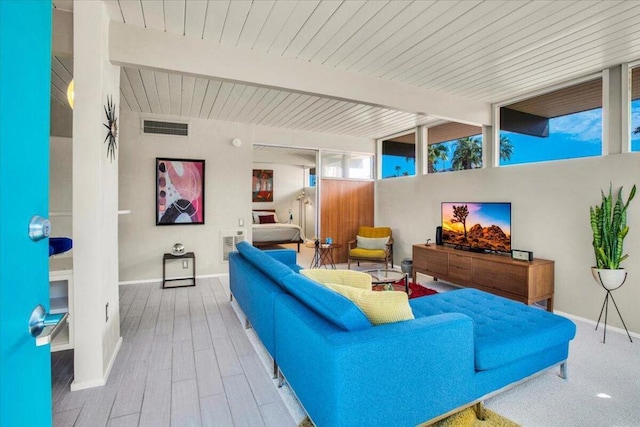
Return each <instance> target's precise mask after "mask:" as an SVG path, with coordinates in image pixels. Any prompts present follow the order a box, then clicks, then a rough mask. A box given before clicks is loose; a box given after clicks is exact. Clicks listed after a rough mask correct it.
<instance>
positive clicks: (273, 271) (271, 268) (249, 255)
mask: <svg viewBox="0 0 640 427" xmlns="http://www.w3.org/2000/svg"><path fill="white" fill-rule="evenodd" d="M236 249H237V250H238V252H240V253H241V254H242V256H243V257H245V259H246V260H247V261H249V262H250V263H251V264H253V266H254V267H256V268H257V269H258V270H260V271H262V272H263V273H264V274H266V275H267V276H269V278H270V279H271V280H273V281H274V282H276V283H278V284H281V279H282V278H283V277H285V276H286V275H288V274H291V273H293V270H292V269H291V267H288V266H286V265H285V264H283V263H281V262H280V261H278V260H276V259H275V258H274V257H271V256H269V255H267V254H266V253H265V252H264V251H261V250H260V249H258V248H256V247H254V246H252V245H251V244H250V243H248V242H239V243H238V244H237V245H236ZM277 256H278V257H279V256H280V254H279V255H277Z"/></svg>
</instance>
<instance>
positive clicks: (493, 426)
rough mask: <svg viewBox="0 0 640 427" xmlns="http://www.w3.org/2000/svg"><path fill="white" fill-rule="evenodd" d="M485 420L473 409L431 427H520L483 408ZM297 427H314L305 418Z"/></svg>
mask: <svg viewBox="0 0 640 427" xmlns="http://www.w3.org/2000/svg"><path fill="white" fill-rule="evenodd" d="M484 414H485V420H484V421H480V420H479V419H478V418H476V411H475V409H474V408H467V409H464V410H462V411H460V412H458V413H456V414H453V415H450V416H448V417H447V418H445V419H444V420H440V421H438V422H437V423H435V424H431V426H433V427H520V424H516V423H514V422H513V421H511V420H508V419H506V418H505V417H503V416H502V415H499V414H496V413H495V412H493V411H492V410H490V409H487V408H484ZM298 427H314V424H313V422H311V420H310V419H309V417H306V418H305V419H304V420H302V422H301V423H300V424H298Z"/></svg>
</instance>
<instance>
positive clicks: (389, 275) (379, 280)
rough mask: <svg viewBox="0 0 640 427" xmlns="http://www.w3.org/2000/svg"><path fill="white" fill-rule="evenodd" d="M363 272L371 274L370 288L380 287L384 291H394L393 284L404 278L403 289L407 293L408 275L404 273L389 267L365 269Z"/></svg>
mask: <svg viewBox="0 0 640 427" xmlns="http://www.w3.org/2000/svg"><path fill="white" fill-rule="evenodd" d="M364 273H367V274H368V275H369V276H371V285H372V286H371V287H372V288H376V287H378V288H380V287H381V288H382V289H383V290H385V291H394V290H395V289H396V288H395V286H394V285H395V284H396V283H398V282H400V281H402V280H404V291H405V292H406V293H407V295H408V294H409V276H408V275H407V274H406V273H403V272H401V271H398V270H389V269H374V270H365V271H364ZM400 286H402V285H400Z"/></svg>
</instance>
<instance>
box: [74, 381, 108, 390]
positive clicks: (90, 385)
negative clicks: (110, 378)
mask: <svg viewBox="0 0 640 427" xmlns="http://www.w3.org/2000/svg"><path fill="white" fill-rule="evenodd" d="M106 383H107V380H106V379H105V378H101V379H99V380H93V381H84V382H81V383H79V382H77V381H75V380H74V381H73V382H72V383H71V386H70V390H71V391H79V390H86V389H88V388H95V387H102V386H103V385H105V384H106Z"/></svg>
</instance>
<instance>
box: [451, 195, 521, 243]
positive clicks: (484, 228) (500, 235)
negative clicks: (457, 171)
mask: <svg viewBox="0 0 640 427" xmlns="http://www.w3.org/2000/svg"><path fill="white" fill-rule="evenodd" d="M442 242H443V243H447V244H450V245H455V246H456V247H461V248H470V249H475V250H479V251H496V252H510V251H511V203H452V202H443V203H442Z"/></svg>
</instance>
